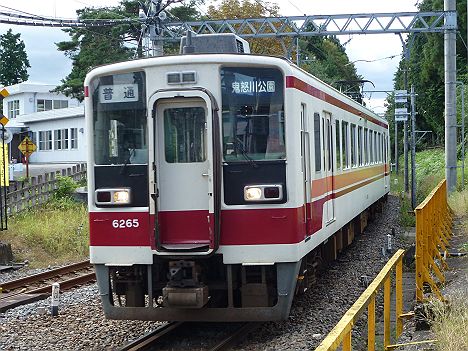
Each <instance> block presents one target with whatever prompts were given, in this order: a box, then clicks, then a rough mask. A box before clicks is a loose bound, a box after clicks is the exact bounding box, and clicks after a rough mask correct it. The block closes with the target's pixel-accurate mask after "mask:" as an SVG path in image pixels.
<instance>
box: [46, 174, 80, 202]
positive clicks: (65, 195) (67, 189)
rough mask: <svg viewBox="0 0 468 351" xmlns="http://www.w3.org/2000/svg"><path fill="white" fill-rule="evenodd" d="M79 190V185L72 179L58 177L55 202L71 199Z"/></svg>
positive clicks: (54, 196)
mask: <svg viewBox="0 0 468 351" xmlns="http://www.w3.org/2000/svg"><path fill="white" fill-rule="evenodd" d="M77 188H78V183H77V182H75V181H74V180H73V179H72V178H70V177H63V176H57V189H56V190H55V192H54V195H53V197H52V198H53V200H63V199H70V198H71V196H72V195H73V192H74V191H75V190H76V189H77Z"/></svg>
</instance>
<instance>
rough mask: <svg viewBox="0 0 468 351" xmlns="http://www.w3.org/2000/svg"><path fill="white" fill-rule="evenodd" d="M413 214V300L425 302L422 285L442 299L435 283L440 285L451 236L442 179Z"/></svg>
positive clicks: (445, 192)
mask: <svg viewBox="0 0 468 351" xmlns="http://www.w3.org/2000/svg"><path fill="white" fill-rule="evenodd" d="M415 212H416V300H417V301H418V302H422V301H423V300H424V286H425V285H427V286H429V287H430V288H431V292H432V293H433V294H434V295H436V296H437V297H438V298H439V299H440V300H443V296H442V294H441V292H440V290H439V287H438V283H440V284H443V283H444V282H445V277H444V274H443V271H444V270H446V269H447V263H446V262H445V258H446V254H445V253H446V252H447V247H448V240H449V238H450V236H451V223H452V212H451V209H450V207H449V205H448V203H447V186H446V181H445V179H444V180H442V181H441V182H440V183H439V184H438V185H437V186H436V187H435V188H434V190H432V192H431V193H430V194H429V195H428V196H427V197H426V199H425V200H424V201H423V202H422V203H421V204H420V205H419V206H418V207H416V209H415Z"/></svg>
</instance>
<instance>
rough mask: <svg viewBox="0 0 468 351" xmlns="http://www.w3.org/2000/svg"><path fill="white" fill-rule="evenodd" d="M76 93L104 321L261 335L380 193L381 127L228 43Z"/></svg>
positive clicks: (383, 170) (131, 69) (118, 68)
mask: <svg viewBox="0 0 468 351" xmlns="http://www.w3.org/2000/svg"><path fill="white" fill-rule="evenodd" d="M184 40H185V41H184V43H183V44H184V45H183V46H182V44H181V46H182V47H181V54H179V55H172V56H162V57H151V58H143V59H137V60H133V61H126V62H119V63H114V64H110V65H105V66H101V67H97V68H95V69H93V70H91V71H90V72H89V73H88V75H87V76H86V79H85V84H84V94H85V99H84V101H85V119H86V129H87V135H88V136H87V138H88V139H87V142H88V194H89V195H88V207H89V223H90V261H91V263H92V264H94V266H95V271H96V279H97V284H98V287H99V293H100V296H101V302H102V307H103V310H104V313H105V316H106V318H109V319H134V320H160V321H273V320H284V319H286V318H288V315H289V312H290V309H291V304H292V301H293V299H294V297H295V296H296V295H297V294H299V293H302V292H304V291H305V290H306V289H307V288H309V287H310V286H311V284H312V283H313V282H314V280H316V279H317V278H316V277H317V275H316V272H317V269H318V268H317V267H319V266H320V264H321V263H323V262H328V261H330V260H333V259H334V258H336V257H337V255H338V254H339V252H341V251H342V250H343V249H344V248H345V247H346V246H347V245H349V244H350V243H351V242H352V241H353V238H354V236H355V235H357V234H359V233H360V232H362V231H363V230H364V228H365V226H366V224H367V221H368V219H369V218H370V217H371V216H372V215H373V214H374V213H375V211H377V210H379V208H381V205H382V203H383V201H384V200H385V198H386V196H387V194H388V192H389V190H390V184H389V181H390V177H389V128H388V122H387V121H386V120H385V119H384V118H382V117H380V116H378V115H377V114H375V113H374V112H372V111H371V110H369V109H367V108H366V107H364V106H363V105H362V104H360V103H358V102H356V101H355V100H353V99H351V98H349V97H348V96H346V95H345V94H343V93H341V92H340V91H338V90H336V89H334V88H333V87H331V86H329V85H327V84H325V83H324V82H322V81H321V80H319V79H317V78H316V77H314V76H313V75H311V74H310V73H308V72H306V71H304V70H302V69H301V68H299V67H298V66H296V65H295V64H293V63H292V62H291V61H289V60H288V59H285V58H281V57H273V56H260V55H254V54H251V53H249V47H248V43H247V42H246V41H245V40H242V39H241V38H238V37H236V36H234V35H224V36H202V35H200V36H197V37H194V38H191V37H187V38H185V39H184Z"/></svg>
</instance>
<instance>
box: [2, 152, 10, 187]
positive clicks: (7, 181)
mask: <svg viewBox="0 0 468 351" xmlns="http://www.w3.org/2000/svg"><path fill="white" fill-rule="evenodd" d="M3 152H5V154H3ZM8 171H9V167H8V146H5V151H4V150H3V144H1V143H0V186H9V185H10V175H9V174H8Z"/></svg>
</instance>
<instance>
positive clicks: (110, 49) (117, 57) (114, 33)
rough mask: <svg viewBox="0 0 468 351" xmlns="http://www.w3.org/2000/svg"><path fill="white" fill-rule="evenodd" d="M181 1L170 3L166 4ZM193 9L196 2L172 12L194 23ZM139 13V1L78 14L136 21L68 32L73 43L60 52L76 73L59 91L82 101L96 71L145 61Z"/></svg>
mask: <svg viewBox="0 0 468 351" xmlns="http://www.w3.org/2000/svg"><path fill="white" fill-rule="evenodd" d="M178 1H179V0H166V1H165V4H167V3H168V2H170V3H171V4H174V3H177V2H178ZM191 6H194V2H191V3H190V4H189V5H182V6H179V7H180V8H179V7H175V8H172V9H171V14H172V13H173V16H177V17H179V16H180V17H181V20H184V21H185V20H191V19H192V20H193V19H194V18H193V17H195V16H197V15H198V13H197V12H196V11H194V10H193V7H191ZM139 9H140V3H139V1H136V0H122V1H121V3H120V4H119V5H118V6H115V7H106V8H97V9H96V8H84V9H81V10H78V11H77V14H78V18H79V19H80V20H85V19H124V18H134V19H135V21H133V22H131V23H127V24H121V25H116V26H103V27H86V28H69V29H64V31H65V32H66V33H68V34H69V35H70V38H71V39H70V40H69V41H62V42H59V43H57V48H58V50H59V51H63V52H64V53H65V55H66V56H68V57H69V58H70V59H71V60H72V71H71V72H70V74H69V75H68V76H66V77H65V78H64V79H62V84H61V85H59V86H58V87H57V88H56V89H55V91H57V92H61V93H63V94H65V95H67V96H72V97H74V98H77V99H78V100H80V101H82V100H83V99H84V91H83V90H84V89H83V82H84V79H85V77H86V74H87V73H88V72H89V71H90V70H91V69H92V68H93V67H96V66H99V65H105V64H110V63H115V62H120V61H125V60H129V59H131V58H133V57H142V56H143V48H142V40H141V39H142V36H141V23H140V22H139V21H138V20H137V18H138V11H139ZM190 17H192V18H190ZM174 50H175V49H174Z"/></svg>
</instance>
